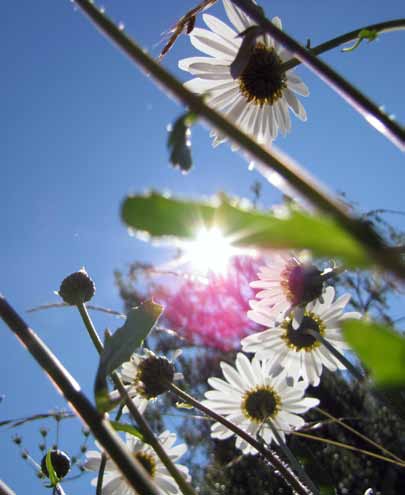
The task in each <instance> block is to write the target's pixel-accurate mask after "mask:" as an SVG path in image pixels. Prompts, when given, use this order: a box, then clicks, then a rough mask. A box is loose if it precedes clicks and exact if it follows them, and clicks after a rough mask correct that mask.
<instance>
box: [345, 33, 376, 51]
mask: <svg viewBox="0 0 405 495" xmlns="http://www.w3.org/2000/svg"><path fill="white" fill-rule="evenodd" d="M377 38H378V31H376V30H375V29H362V30H361V31H360V32H359V35H358V37H357V39H356V41H355V42H354V43H353V45H352V46H349V47H347V48H342V52H352V51H354V50H355V49H356V48H357V47H358V46H359V45H360V43H361V42H362V41H363V40H368V42H369V43H370V41H374V40H376V39H377Z"/></svg>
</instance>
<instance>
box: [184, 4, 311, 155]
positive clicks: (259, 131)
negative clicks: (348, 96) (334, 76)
mask: <svg viewBox="0 0 405 495" xmlns="http://www.w3.org/2000/svg"><path fill="white" fill-rule="evenodd" d="M223 3H224V7H225V11H226V14H227V16H228V19H229V20H230V22H231V23H232V24H233V27H234V28H235V30H234V29H232V28H231V27H229V26H228V25H226V24H225V23H223V22H222V21H221V20H219V19H217V18H216V17H214V16H212V15H209V14H204V15H203V19H204V22H205V24H206V25H207V26H208V28H209V30H208V29H200V28H194V29H193V31H192V32H191V34H190V40H191V43H192V44H193V45H194V47H195V48H197V49H198V50H200V51H201V52H203V53H205V54H206V55H208V57H192V58H186V59H183V60H180V62H179V67H180V68H181V69H183V70H185V71H187V72H190V73H191V74H192V75H193V76H196V77H195V78H194V79H191V80H190V81H188V82H187V83H186V86H187V87H188V88H189V89H190V90H191V91H194V92H195V93H197V94H204V93H208V97H207V100H206V101H207V103H208V104H209V105H210V106H211V107H212V108H214V109H216V110H218V111H220V112H222V113H224V114H225V115H226V117H227V118H228V119H229V120H231V121H232V122H234V123H235V124H236V125H238V126H239V127H240V128H241V129H242V130H243V131H244V132H246V133H247V134H249V135H251V136H253V137H254V138H255V139H256V140H257V141H258V142H260V143H264V144H266V145H268V146H270V144H271V142H272V141H273V140H274V139H275V138H276V137H277V134H278V130H280V131H281V133H282V134H286V132H287V131H289V130H290V128H291V120H290V115H289V111H288V109H289V108H290V109H291V110H292V111H293V113H294V114H295V115H296V116H297V117H298V118H300V119H301V120H306V113H305V109H304V107H303V106H302V104H301V103H300V101H299V100H298V99H297V97H296V96H295V93H298V94H300V95H302V96H307V95H308V94H309V91H308V88H307V87H306V85H305V84H304V83H303V82H302V81H301V79H300V78H299V77H298V76H296V75H295V74H294V72H293V70H288V71H286V72H284V71H283V70H281V66H282V64H283V63H284V62H286V61H287V60H289V59H290V58H291V55H290V54H289V53H288V52H287V51H286V50H285V49H284V48H283V47H282V46H281V45H279V44H278V43H277V42H276V41H275V40H273V39H272V38H271V37H270V36H269V35H261V36H259V37H258V38H257V39H256V41H255V42H254V44H253V45H252V46H251V47H250V50H249V53H248V54H247V56H248V57H249V58H248V60H246V61H245V62H244V64H243V65H244V68H243V70H242V71H241V73H240V74H239V75H238V76H237V77H235V79H234V78H233V77H232V75H231V68H230V67H231V64H232V62H233V61H234V60H235V58H236V57H237V55H238V52H239V49H240V47H241V44H242V38H241V37H239V36H238V35H239V34H240V33H242V32H244V31H246V29H248V28H249V27H251V26H253V25H254V22H253V21H252V20H251V19H250V18H249V17H248V16H247V15H246V14H245V13H244V12H242V11H241V10H240V9H239V8H238V7H236V6H234V5H233V3H232V2H231V1H230V0H223ZM272 22H273V24H275V25H276V26H277V27H278V28H280V29H281V21H280V19H279V18H278V17H274V18H273V20H272ZM212 134H213V135H214V136H215V139H214V145H215V144H219V143H220V142H222V141H224V140H225V139H224V137H223V136H222V135H220V134H219V133H218V132H217V131H213V133H212Z"/></svg>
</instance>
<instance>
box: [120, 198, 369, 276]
mask: <svg viewBox="0 0 405 495" xmlns="http://www.w3.org/2000/svg"><path fill="white" fill-rule="evenodd" d="M121 214H122V219H123V221H124V222H125V223H126V224H127V225H128V226H129V227H130V228H131V229H133V230H134V231H135V232H136V233H138V234H140V235H143V236H144V235H145V234H147V236H149V237H153V238H169V240H170V238H171V240H173V238H177V239H180V240H183V241H184V240H193V239H194V238H195V236H196V232H197V231H198V230H199V229H200V228H201V227H206V228H210V227H212V226H214V225H215V226H216V227H218V228H219V229H220V230H221V231H222V233H223V235H225V236H226V237H227V238H229V240H230V241H231V242H232V243H233V245H235V246H240V247H253V248H259V249H268V248H295V249H311V250H312V251H313V253H314V254H315V255H317V256H327V257H337V258H340V259H341V260H342V261H344V262H345V263H346V265H347V266H351V267H355V266H358V267H366V266H370V265H371V261H370V259H369V258H368V257H367V254H366V252H365V251H364V249H363V248H362V247H361V246H360V244H358V243H357V241H355V240H354V239H353V238H352V237H351V236H350V235H349V234H347V233H346V232H345V231H344V230H343V229H342V228H341V227H339V226H338V225H337V224H336V223H335V222H334V221H333V220H332V219H331V218H328V217H326V216H323V217H321V216H310V215H308V214H306V213H303V212H300V211H296V210H291V212H290V214H289V215H288V216H287V218H280V217H278V216H276V215H274V213H270V212H266V213H264V212H259V211H255V210H246V209H242V208H240V207H239V206H237V205H235V204H233V203H231V202H230V201H229V200H228V199H226V198H224V197H222V198H221V199H220V201H219V204H218V199H217V201H216V204H214V203H200V202H194V201H180V200H177V199H171V198H167V197H164V196H162V195H160V194H157V193H153V192H152V193H150V194H148V195H146V196H144V195H139V196H131V197H128V198H127V199H126V200H125V201H124V203H123V206H122V212H121Z"/></svg>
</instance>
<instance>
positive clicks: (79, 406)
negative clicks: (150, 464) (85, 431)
mask: <svg viewBox="0 0 405 495" xmlns="http://www.w3.org/2000/svg"><path fill="white" fill-rule="evenodd" d="M0 317H1V318H2V319H3V320H4V322H5V323H6V325H7V326H8V327H9V328H10V330H12V331H13V332H14V334H15V335H16V337H17V338H18V339H19V340H20V342H21V344H22V345H23V346H24V347H26V349H27V350H28V352H29V353H30V354H31V355H32V356H33V357H34V359H35V360H36V361H37V363H38V364H39V365H40V366H41V368H42V369H43V370H44V371H45V373H46V374H47V375H48V377H49V378H50V379H51V381H52V383H53V384H54V385H56V388H57V390H58V391H59V393H60V394H61V395H63V397H64V398H65V399H66V401H67V402H68V404H69V406H70V407H71V408H72V410H73V411H74V412H75V413H76V414H77V415H78V416H79V417H80V418H81V419H82V420H83V422H84V423H85V424H86V425H87V426H88V427H89V429H90V430H91V432H92V433H93V435H94V437H95V438H96V439H97V440H98V441H99V442H100V444H101V445H102V447H103V448H104V449H105V450H106V452H107V453H108V455H109V456H110V457H111V459H112V460H113V461H114V462H115V464H116V465H117V466H118V467H119V469H120V470H121V472H122V473H123V475H124V476H125V478H126V479H127V481H128V483H129V484H130V485H131V487H132V488H133V489H134V490H135V491H137V492H139V493H140V494H142V495H159V494H160V491H159V490H158V488H157V487H156V485H155V484H154V483H153V482H152V481H151V480H150V478H149V476H146V475H145V471H144V469H143V468H142V466H141V465H140V463H139V462H137V461H136V459H133V458H132V456H131V455H130V454H129V452H128V451H127V448H126V446H125V444H124V443H123V441H122V440H121V438H120V437H119V436H118V435H117V434H116V433H115V431H114V430H113V429H112V427H111V426H110V424H109V422H108V420H107V418H106V417H105V416H103V415H101V414H100V413H99V412H98V411H97V410H96V408H95V407H94V406H93V404H92V403H91V402H90V401H89V399H88V398H87V397H86V396H85V395H84V394H83V392H82V391H81V390H80V386H79V384H78V383H77V382H76V380H75V379H74V378H73V377H72V376H71V375H70V373H69V372H68V371H67V370H66V369H65V368H64V367H63V365H62V364H61V362H60V361H59V360H58V359H57V358H56V356H54V355H53V354H52V352H51V351H50V350H49V349H48V347H47V346H46V345H45V344H44V343H43V342H42V340H41V339H40V338H39V337H38V336H37V335H36V333H35V332H34V331H33V330H32V329H30V328H29V327H28V325H27V324H26V323H25V322H24V320H23V319H22V318H21V317H20V316H19V315H18V313H16V311H15V310H14V309H13V308H12V307H11V306H10V305H9V304H8V302H7V301H6V300H5V298H4V297H3V296H1V295H0Z"/></svg>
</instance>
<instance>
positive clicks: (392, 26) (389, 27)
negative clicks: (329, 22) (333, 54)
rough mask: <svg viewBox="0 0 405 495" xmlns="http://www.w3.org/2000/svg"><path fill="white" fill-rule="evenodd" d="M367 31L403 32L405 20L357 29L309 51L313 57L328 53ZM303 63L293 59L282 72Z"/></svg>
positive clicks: (284, 65) (395, 20)
mask: <svg viewBox="0 0 405 495" xmlns="http://www.w3.org/2000/svg"><path fill="white" fill-rule="evenodd" d="M363 29H366V30H367V31H377V32H378V34H381V33H388V32H391V31H401V30H404V29H405V19H393V20H392V21H385V22H379V23H377V24H370V25H368V26H363V27H361V28H358V29H355V30H353V31H349V32H348V33H345V34H341V35H340V36H336V38H332V39H330V40H328V41H325V42H324V43H321V44H320V45H317V46H314V47H313V48H309V49H308V51H309V52H310V53H312V54H313V55H320V54H321V53H324V52H327V51H329V50H333V49H334V48H337V47H338V46H340V45H343V43H348V42H349V41H354V40H355V39H357V38H358V37H359V33H360V31H362V30H363ZM300 63H301V61H300V60H299V59H297V58H293V59H291V60H289V61H288V62H285V63H284V64H283V65H282V66H281V67H280V70H282V71H287V70H290V69H292V68H293V67H296V66H297V65H299V64H300Z"/></svg>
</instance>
